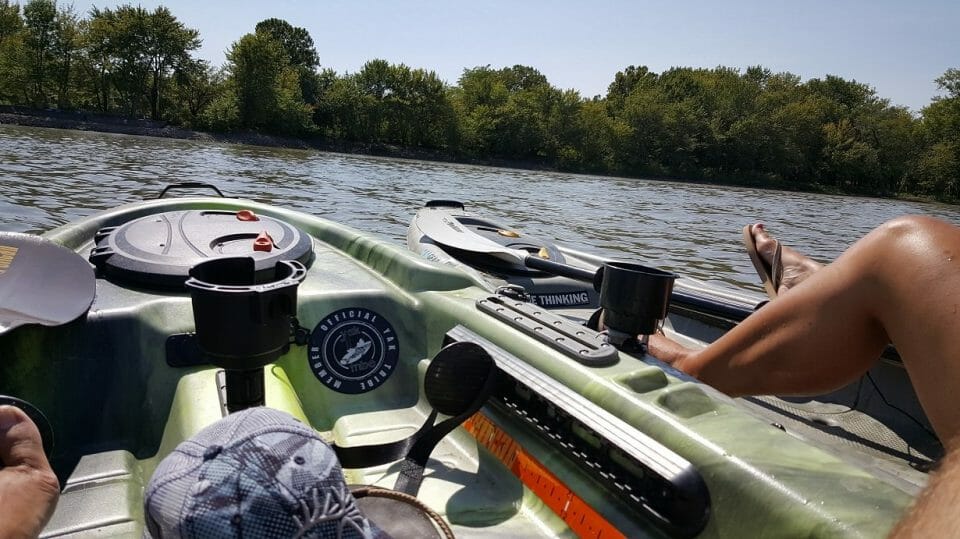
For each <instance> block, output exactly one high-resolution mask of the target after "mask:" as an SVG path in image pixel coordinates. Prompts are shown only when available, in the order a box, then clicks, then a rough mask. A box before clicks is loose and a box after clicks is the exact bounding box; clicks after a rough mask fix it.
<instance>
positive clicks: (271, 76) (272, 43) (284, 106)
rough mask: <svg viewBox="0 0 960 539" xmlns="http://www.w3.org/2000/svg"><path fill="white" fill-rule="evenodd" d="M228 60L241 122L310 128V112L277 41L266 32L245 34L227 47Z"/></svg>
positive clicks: (284, 128) (277, 128) (294, 129)
mask: <svg viewBox="0 0 960 539" xmlns="http://www.w3.org/2000/svg"><path fill="white" fill-rule="evenodd" d="M227 60H228V67H227V69H228V70H229V73H230V77H231V79H232V83H233V87H234V91H235V93H236V101H237V107H238V111H239V119H240V123H241V125H243V126H244V127H247V128H251V129H268V130H272V131H275V132H280V133H286V134H296V133H299V132H302V131H303V130H305V129H307V128H308V127H309V125H310V112H311V111H310V109H309V107H307V106H306V104H305V103H304V102H303V97H302V94H301V92H300V86H299V79H298V77H297V72H296V70H295V69H294V68H293V67H292V66H290V64H289V62H288V60H287V55H286V53H285V52H284V51H283V47H281V45H280V43H278V42H277V41H276V40H274V39H273V38H272V37H270V36H269V35H268V34H265V33H252V34H247V35H245V36H243V37H242V38H240V40H239V41H237V42H236V43H234V44H233V46H231V47H230V51H229V52H228V53H227Z"/></svg>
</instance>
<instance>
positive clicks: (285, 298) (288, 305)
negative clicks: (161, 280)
mask: <svg viewBox="0 0 960 539" xmlns="http://www.w3.org/2000/svg"><path fill="white" fill-rule="evenodd" d="M254 266H255V263H254V259H253V258H217V259H213V260H209V261H207V262H203V263H200V264H197V265H196V266H194V267H193V268H191V269H190V278H189V279H188V280H187V282H186V287H187V288H188V289H189V290H190V296H191V298H192V300H193V319H194V322H195V323H196V327H197V343H198V344H199V346H200V350H201V351H202V352H203V353H204V354H206V355H207V356H209V358H210V360H211V362H212V363H213V364H214V365H217V366H218V367H223V368H225V369H255V368H259V367H262V366H264V365H266V364H267V363H270V362H271V361H273V360H275V359H277V358H278V357H280V356H281V355H282V354H283V352H284V351H285V350H286V349H287V347H288V346H289V343H290V319H291V317H292V316H294V315H296V311H297V286H299V284H300V282H301V281H303V278H304V277H305V276H306V269H305V268H304V267H303V264H301V263H299V262H297V261H293V260H283V261H280V262H277V264H276V265H275V266H274V267H273V268H272V271H271V270H269V269H268V270H267V271H263V270H261V271H259V272H257V271H255V267H254Z"/></svg>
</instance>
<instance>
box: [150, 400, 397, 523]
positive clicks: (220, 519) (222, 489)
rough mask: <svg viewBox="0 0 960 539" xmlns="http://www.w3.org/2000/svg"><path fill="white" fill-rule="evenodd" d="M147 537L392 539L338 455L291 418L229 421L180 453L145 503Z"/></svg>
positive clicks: (159, 473) (266, 412)
mask: <svg viewBox="0 0 960 539" xmlns="http://www.w3.org/2000/svg"><path fill="white" fill-rule="evenodd" d="M144 506H145V507H144V509H145V513H146V521H147V526H146V530H145V532H144V534H145V536H147V537H155V538H160V537H163V538H169V537H183V538H207V537H211V538H212V537H313V538H316V537H336V538H343V539H351V538H361V537H362V538H370V537H374V538H380V537H386V534H384V533H383V532H382V531H381V530H380V529H379V528H377V527H376V526H375V525H373V524H371V523H370V522H369V521H368V520H367V519H366V518H365V517H364V516H363V515H362V514H361V513H360V510H359V509H358V508H357V505H356V501H355V500H354V498H353V495H351V494H350V490H349V488H347V485H346V482H345V481H344V478H343V470H342V469H341V467H340V464H339V462H338V461H337V457H336V454H335V453H334V452H333V450H332V449H331V448H330V446H329V445H327V443H326V442H324V441H323V440H322V439H321V438H320V437H319V436H318V435H317V433H316V432H315V431H314V430H313V429H311V428H309V427H307V426H305V425H303V424H302V423H300V422H298V421H297V420H296V419H294V418H293V417H292V416H290V415H289V414H286V413H284V412H280V411H278V410H272V409H270V408H264V407H256V408H250V409H247V410H244V411H242V412H237V413H234V414H230V415H229V416H227V417H225V418H223V419H221V420H220V421H218V422H216V423H214V424H213V425H210V426H209V427H207V428H205V429H203V430H202V431H200V432H199V433H197V435H196V436H194V437H193V438H191V439H189V440H186V441H184V442H183V443H181V444H180V445H178V446H177V447H176V449H174V450H173V451H172V452H171V453H170V454H169V455H168V456H167V457H166V458H165V459H163V461H162V462H161V463H160V465H159V466H158V467H157V470H156V472H154V474H153V477H152V478H151V479H150V483H149V484H148V485H147V492H146V496H145V497H144Z"/></svg>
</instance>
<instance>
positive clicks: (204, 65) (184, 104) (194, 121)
mask: <svg viewBox="0 0 960 539" xmlns="http://www.w3.org/2000/svg"><path fill="white" fill-rule="evenodd" d="M225 91H226V75H225V73H224V72H223V71H222V70H220V69H217V68H214V67H213V66H211V65H210V62H208V61H206V60H195V59H192V58H191V59H189V60H187V61H185V62H182V63H180V64H179V66H178V68H177V70H176V71H175V73H174V76H173V78H172V85H171V88H170V90H169V94H170V95H171V97H172V99H171V108H172V114H173V118H174V119H175V120H176V121H177V122H178V123H181V124H183V125H185V126H189V127H203V126H204V121H205V120H204V118H205V116H204V115H205V113H206V112H207V109H208V108H209V107H210V106H211V105H212V104H213V103H214V102H215V101H217V100H218V99H219V98H220V97H221V95H222V94H223V93H224V92H225ZM228 116H230V117H235V116H236V114H235V113H233V114H228ZM227 123H229V121H228V122H227Z"/></svg>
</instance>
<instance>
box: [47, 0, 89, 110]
mask: <svg viewBox="0 0 960 539" xmlns="http://www.w3.org/2000/svg"><path fill="white" fill-rule="evenodd" d="M81 32H82V29H81V23H80V20H79V18H78V17H77V14H76V12H74V10H73V6H68V7H66V8H61V9H59V10H58V11H57V17H56V21H55V26H54V32H53V40H52V42H51V46H50V53H51V61H50V75H51V77H50V78H51V83H52V88H53V91H54V92H55V93H56V103H57V108H60V109H69V108H71V107H72V103H73V93H74V90H75V88H74V86H75V84H74V79H75V78H76V73H75V71H76V69H75V65H76V62H77V61H78V59H79V58H78V57H79V56H80V48H81V41H80V34H81Z"/></svg>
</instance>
